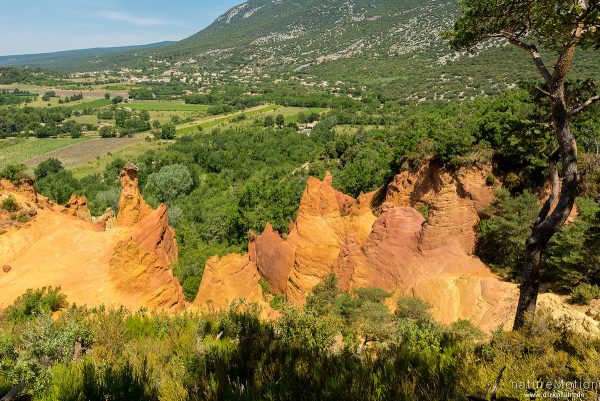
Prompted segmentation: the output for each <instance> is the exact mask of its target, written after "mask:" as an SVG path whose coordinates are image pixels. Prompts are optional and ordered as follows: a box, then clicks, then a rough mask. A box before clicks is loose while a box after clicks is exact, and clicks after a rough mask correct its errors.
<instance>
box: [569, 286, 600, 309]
mask: <svg viewBox="0 0 600 401" xmlns="http://www.w3.org/2000/svg"><path fill="white" fill-rule="evenodd" d="M597 298H600V288H599V287H598V286H596V285H591V284H579V285H578V286H577V287H575V288H573V290H572V291H571V302H573V303H574V304H579V305H589V304H590V302H592V300H594V299H597Z"/></svg>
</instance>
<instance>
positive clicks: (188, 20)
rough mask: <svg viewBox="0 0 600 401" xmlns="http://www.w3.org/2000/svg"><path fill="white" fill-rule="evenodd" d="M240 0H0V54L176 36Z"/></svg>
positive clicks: (192, 30)
mask: <svg viewBox="0 0 600 401" xmlns="http://www.w3.org/2000/svg"><path fill="white" fill-rule="evenodd" d="M242 2H243V0H1V6H0V38H2V39H0V55H13V54H28V53H41V52H51V51H58V50H71V49H84V48H90V47H110V46H126V45H137V44H146V43H153V42H160V41H163V40H179V39H183V38H185V37H187V36H189V35H191V34H194V33H196V32H197V31H199V30H200V29H202V28H204V27H206V26H207V25H209V24H210V23H211V22H212V21H213V20H214V19H215V18H216V17H218V16H219V15H220V14H222V13H223V12H225V11H227V10H228V9H229V8H230V7H232V6H234V5H236V4H239V3H242Z"/></svg>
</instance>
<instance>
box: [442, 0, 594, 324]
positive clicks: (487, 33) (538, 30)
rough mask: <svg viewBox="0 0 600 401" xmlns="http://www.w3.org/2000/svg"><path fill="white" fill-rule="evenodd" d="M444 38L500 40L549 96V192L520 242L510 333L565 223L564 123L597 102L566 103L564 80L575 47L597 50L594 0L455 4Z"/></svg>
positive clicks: (572, 144)
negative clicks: (552, 146) (517, 53)
mask: <svg viewBox="0 0 600 401" xmlns="http://www.w3.org/2000/svg"><path fill="white" fill-rule="evenodd" d="M445 35H446V37H447V38H448V39H449V42H450V45H451V47H452V48H454V49H455V50H460V49H472V48H474V47H475V46H476V45H477V44H479V43H481V42H484V41H487V40H490V39H494V38H502V39H504V40H506V41H508V43H510V44H511V45H513V46H515V47H517V48H519V49H521V50H523V51H525V52H527V53H528V54H529V55H530V56H531V58H532V60H533V63H534V65H535V68H536V69H537V71H538V73H539V74H540V75H541V77H542V79H543V80H544V84H545V85H544V88H539V90H540V92H542V93H544V94H545V95H546V96H547V97H548V98H549V103H550V111H551V115H552V126H553V129H554V133H555V135H556V142H557V145H558V146H557V148H556V150H555V151H553V152H552V153H551V154H550V156H549V157H548V165H549V172H550V179H551V188H552V190H551V194H550V196H549V197H548V199H547V200H546V202H545V203H544V205H543V206H542V208H541V210H540V212H539V214H538V216H537V218H536V220H535V222H534V224H533V227H532V231H531V235H530V236H529V238H528V239H527V241H526V246H525V248H526V250H525V252H526V256H525V265H524V267H523V279H522V283H521V287H520V296H519V304H518V306H517V311H516V315H515V322H514V329H519V328H521V327H524V326H528V325H529V324H530V322H531V320H532V319H533V316H534V314H535V307H536V302H537V295H538V290H539V284H540V266H541V258H542V254H543V252H544V250H545V249H546V247H547V244H548V242H549V241H550V239H551V238H552V236H553V235H554V234H556V232H557V231H558V230H559V229H560V228H561V227H562V226H563V225H564V223H565V221H566V220H567V218H568V216H569V214H570V213H571V210H572V209H573V204H574V202H575V197H576V195H577V186H578V180H579V174H578V170H577V143H576V139H575V136H574V135H573V132H572V131H571V128H570V126H569V120H570V119H571V118H572V117H573V116H575V115H577V114H579V113H581V112H582V111H584V110H586V109H587V108H588V107H590V106H591V105H592V104H593V103H594V102H596V101H598V100H600V95H596V96H592V97H590V98H589V99H587V100H584V101H582V102H581V103H579V104H569V103H568V101H567V96H566V94H565V82H566V80H567V75H568V73H569V68H570V67H571V64H572V61H573V56H574V54H575V50H576V49H577V48H595V49H598V48H600V0H461V15H460V16H459V18H458V19H457V20H456V22H455V24H454V29H453V30H451V31H450V32H447V33H446V34H445ZM538 46H539V47H540V48H544V49H547V50H549V51H552V53H553V55H554V56H555V57H556V59H555V60H556V61H555V63H554V66H553V67H550V66H549V65H547V64H546V63H545V62H544V60H543V57H542V54H541V53H540V51H539V50H538ZM559 164H561V167H560V174H559ZM553 205H556V206H555V207H554V208H552V206H553Z"/></svg>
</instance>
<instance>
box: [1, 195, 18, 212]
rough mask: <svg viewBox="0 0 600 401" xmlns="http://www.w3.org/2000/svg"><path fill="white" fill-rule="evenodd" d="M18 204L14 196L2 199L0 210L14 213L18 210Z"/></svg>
mask: <svg viewBox="0 0 600 401" xmlns="http://www.w3.org/2000/svg"><path fill="white" fill-rule="evenodd" d="M20 208H21V207H20V206H19V202H17V200H16V199H15V198H14V196H12V195H10V196H7V197H6V198H4V199H2V202H1V203H0V209H4V210H6V211H7V212H16V211H18V210H19V209H20Z"/></svg>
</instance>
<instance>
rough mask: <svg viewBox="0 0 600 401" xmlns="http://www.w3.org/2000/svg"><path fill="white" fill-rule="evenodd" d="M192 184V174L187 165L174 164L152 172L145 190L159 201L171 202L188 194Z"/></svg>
mask: <svg viewBox="0 0 600 401" xmlns="http://www.w3.org/2000/svg"><path fill="white" fill-rule="evenodd" d="M192 184H193V181H192V176H191V174H190V171H189V170H188V169H187V167H186V166H183V165H180V164H173V165H170V166H166V167H163V168H162V169H160V171H159V172H158V173H153V174H150V175H149V176H148V178H147V180H146V187H145V189H144V190H145V192H146V193H148V194H150V195H151V196H154V197H155V198H156V199H157V200H158V201H159V202H171V201H173V200H175V199H176V198H178V197H181V196H183V195H185V194H187V193H188V192H189V190H190V189H191V188H192Z"/></svg>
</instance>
